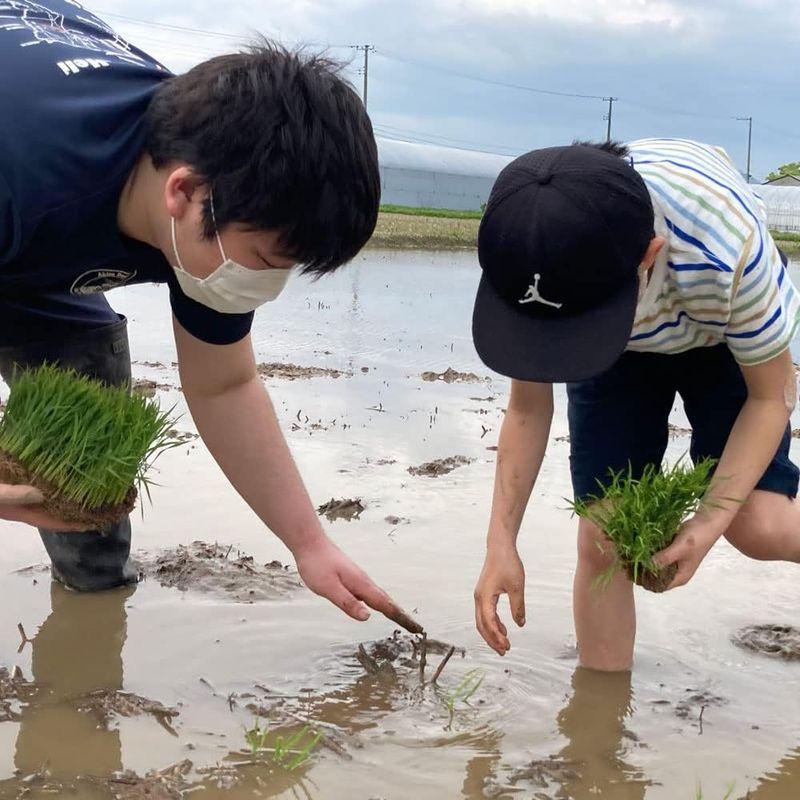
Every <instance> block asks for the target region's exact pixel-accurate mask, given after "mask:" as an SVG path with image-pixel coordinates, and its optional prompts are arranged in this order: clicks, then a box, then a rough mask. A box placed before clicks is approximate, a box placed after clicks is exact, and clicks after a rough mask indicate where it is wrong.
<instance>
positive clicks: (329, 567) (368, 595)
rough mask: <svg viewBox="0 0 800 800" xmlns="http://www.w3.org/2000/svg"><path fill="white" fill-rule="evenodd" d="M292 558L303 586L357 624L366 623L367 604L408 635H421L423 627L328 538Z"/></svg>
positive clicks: (308, 546)
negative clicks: (337, 608) (409, 633)
mask: <svg viewBox="0 0 800 800" xmlns="http://www.w3.org/2000/svg"><path fill="white" fill-rule="evenodd" d="M294 556H295V560H296V562H297V570H298V572H299V573H300V577H301V578H302V579H303V581H304V582H305V584H306V586H308V588H309V589H311V591H312V592H315V593H316V594H318V595H320V596H321V597H325V598H326V599H328V600H330V601H331V603H333V604H334V605H335V606H338V607H339V608H340V609H341V610H342V611H344V613H345V614H348V615H349V616H351V617H352V618H353V619H356V620H358V621H359V622H364V621H365V620H368V619H369V611H367V608H366V606H365V605H364V604H365V603H366V605H367V606H369V607H370V608H372V609H374V610H375V611H378V612H380V613H381V614H383V615H384V616H385V617H388V618H389V619H390V620H392V621H393V622H396V623H397V624H398V625H401V626H402V627H403V628H405V629H406V630H407V631H409V632H411V633H422V626H421V625H420V624H419V623H417V622H416V621H415V620H413V619H412V618H411V617H409V616H408V615H407V614H406V613H405V612H404V611H403V610H402V609H401V608H400V607H399V606H398V605H397V604H396V603H395V602H394V600H392V598H391V597H389V595H388V594H386V592H384V591H383V589H381V588H379V587H378V586H376V585H375V584H374V583H373V582H372V580H371V579H370V577H369V576H368V575H367V574H366V573H365V572H364V571H363V570H362V569H361V568H360V567H358V566H357V565H356V564H355V563H354V562H353V561H351V560H350V559H349V558H348V557H347V556H346V555H345V554H344V553H343V552H342V551H341V550H340V549H339V548H338V547H337V546H336V545H335V544H334V543H333V542H332V541H331V540H330V539H328V538H327V536H321V537H320V538H319V539H315V540H314V542H313V543H312V544H310V545H306V546H304V547H300V548H298V549H297V550H296V551H295V553H294ZM362 601H363V602H362Z"/></svg>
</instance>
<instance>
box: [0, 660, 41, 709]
mask: <svg viewBox="0 0 800 800" xmlns="http://www.w3.org/2000/svg"><path fill="white" fill-rule="evenodd" d="M35 688H36V687H35V686H34V684H33V683H31V682H30V681H26V680H25V678H24V677H23V675H22V670H20V668H19V667H14V669H13V670H12V671H11V672H9V671H8V668H6V667H0V722H16V721H18V720H19V713H18V708H19V705H20V704H21V703H24V702H26V700H28V698H30V696H31V695H32V694H33V692H34V690H35Z"/></svg>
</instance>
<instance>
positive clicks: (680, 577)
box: [667, 563, 695, 592]
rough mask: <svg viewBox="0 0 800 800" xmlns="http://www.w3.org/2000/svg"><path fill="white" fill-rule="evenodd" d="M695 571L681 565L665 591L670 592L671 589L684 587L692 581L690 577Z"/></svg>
mask: <svg viewBox="0 0 800 800" xmlns="http://www.w3.org/2000/svg"><path fill="white" fill-rule="evenodd" d="M694 573H695V570H694V569H692V567H691V566H690V565H688V564H685V563H684V564H681V565H680V566H679V568H678V571H677V572H676V573H675V577H674V578H673V579H672V583H670V585H669V586H667V591H668V592H669V591H672V589H677V588H678V587H680V586H686V584H687V583H689V581H690V580H691V579H692V575H694Z"/></svg>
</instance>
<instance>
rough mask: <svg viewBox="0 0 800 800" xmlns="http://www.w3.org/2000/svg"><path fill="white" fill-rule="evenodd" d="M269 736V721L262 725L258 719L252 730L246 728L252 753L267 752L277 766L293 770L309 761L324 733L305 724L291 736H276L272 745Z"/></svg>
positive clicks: (248, 744)
mask: <svg viewBox="0 0 800 800" xmlns="http://www.w3.org/2000/svg"><path fill="white" fill-rule="evenodd" d="M268 736H269V721H267V722H265V723H264V726H263V727H262V726H261V725H260V723H259V722H258V720H256V722H255V724H254V725H253V727H252V728H250V730H247V729H245V741H246V742H247V746H248V748H249V750H250V753H251V755H253V756H257V755H259V754H261V753H266V754H268V756H269V758H270V760H271V761H272V763H273V764H275V766H277V767H282V768H283V769H285V770H287V771H289V772H292V771H293V770H295V769H297V768H298V767H299V766H300V765H301V764H304V763H305V762H306V761H308V759H309V758H310V757H311V753H312V752H313V751H314V748H316V746H317V744H318V743H319V740H320V739H321V738H322V733H321V732H320V731H315V730H313V729H312V728H311V726H310V725H303V727H302V728H300V730H298V731H296V732H295V733H294V734H292V735H291V736H276V737H275V740H274V742H273V743H272V746H271V747H268V746H267V737H268ZM304 739H305V740H306V741H305V742H304V741H303V740H304Z"/></svg>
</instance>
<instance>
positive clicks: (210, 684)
mask: <svg viewBox="0 0 800 800" xmlns="http://www.w3.org/2000/svg"><path fill="white" fill-rule="evenodd" d="M200 683H202V684H203V685H204V686H208V688H209V689H211V691H212V692H213V694H214V695H216V694H217V690H216V689H215V688H214V686H213V684H212V683H211V681H209V680H206V679H205V678H203V677H201V678H200Z"/></svg>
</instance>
